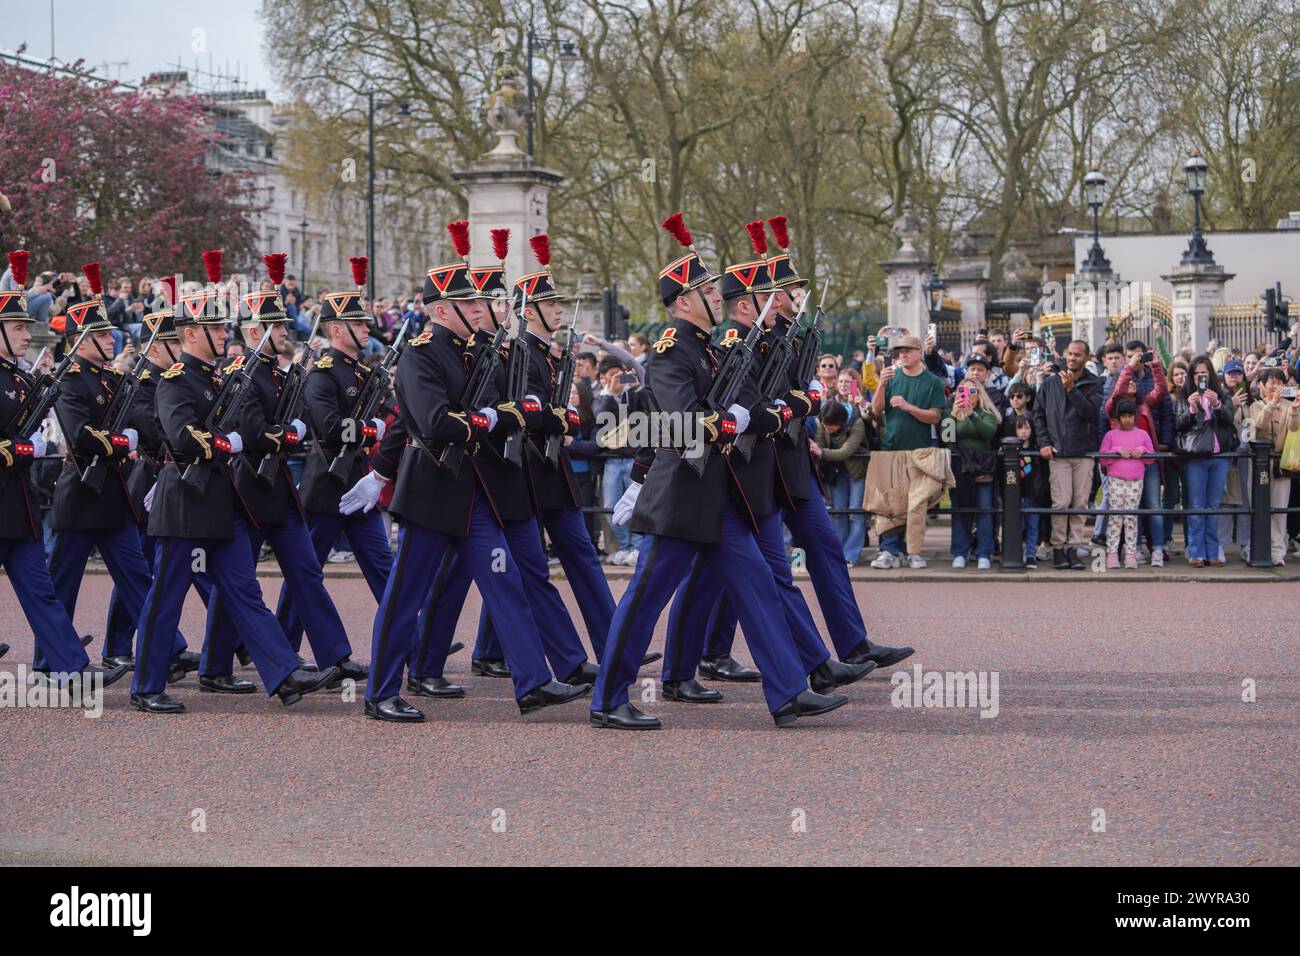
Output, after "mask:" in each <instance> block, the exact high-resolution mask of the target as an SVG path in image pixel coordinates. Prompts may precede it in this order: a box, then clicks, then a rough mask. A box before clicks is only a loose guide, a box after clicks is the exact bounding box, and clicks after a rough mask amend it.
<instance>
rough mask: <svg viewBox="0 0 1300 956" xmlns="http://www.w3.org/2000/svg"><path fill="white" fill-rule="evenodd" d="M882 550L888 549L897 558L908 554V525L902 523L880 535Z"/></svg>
mask: <svg viewBox="0 0 1300 956" xmlns="http://www.w3.org/2000/svg"><path fill="white" fill-rule="evenodd" d="M880 550H881V551H888V552H889V553H890V554H892V555H893V556H894V557H896V558H901V557H904V556H906V554H907V525H905V524H900V525H899V526H898V527H897V528H890V529H889V530H888V531H885V532H883V533H882V534H881V535H880Z"/></svg>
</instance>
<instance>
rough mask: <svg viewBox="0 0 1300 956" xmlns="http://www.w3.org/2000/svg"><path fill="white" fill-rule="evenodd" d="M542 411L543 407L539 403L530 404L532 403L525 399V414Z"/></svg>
mask: <svg viewBox="0 0 1300 956" xmlns="http://www.w3.org/2000/svg"><path fill="white" fill-rule="evenodd" d="M541 410H542V406H541V404H540V403H538V402H530V401H528V400H527V399H524V411H525V412H540V411H541Z"/></svg>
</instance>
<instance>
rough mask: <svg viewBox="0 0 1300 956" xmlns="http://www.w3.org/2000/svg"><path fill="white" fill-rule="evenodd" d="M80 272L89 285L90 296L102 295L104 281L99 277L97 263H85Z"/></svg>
mask: <svg viewBox="0 0 1300 956" xmlns="http://www.w3.org/2000/svg"><path fill="white" fill-rule="evenodd" d="M81 271H82V272H84V273H85V274H86V281H87V282H89V283H90V294H91V295H102V294H103V292H104V280H103V279H102V278H100V275H99V263H98V262H87V263H86V264H85V265H84V266H82V267H81Z"/></svg>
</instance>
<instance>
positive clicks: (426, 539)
mask: <svg viewBox="0 0 1300 956" xmlns="http://www.w3.org/2000/svg"><path fill="white" fill-rule="evenodd" d="M453 238H454V240H455V244H456V251H457V252H458V253H459V254H460V255H461V256H462V257H463V258H462V261H460V262H458V263H453V264H450V265H446V266H440V267H438V268H435V269H433V270H431V271H430V272H429V274H428V282H427V283H426V286H425V299H426V301H427V302H428V304H429V310H428V311H429V317H430V320H431V326H430V327H429V328H428V329H427V330H426V331H424V332H423V333H421V334H420V335H418V336H416V337H415V338H414V339H412V340H411V342H410V344H409V346H408V347H407V349H406V350H405V351H404V352H403V354H402V357H401V359H400V360H399V370H398V375H397V385H396V391H397V400H398V407H399V408H400V410H401V417H402V422H403V425H404V426H405V428H406V431H407V433H408V434H409V436H410V440H411V443H412V444H411V445H410V446H408V447H407V449H406V452H405V454H404V455H403V457H402V464H401V468H400V470H399V471H398V476H397V485H396V488H395V489H394V493H393V501H392V505H391V508H390V510H391V511H392V513H393V514H394V515H395V516H397V517H398V518H399V519H400V520H401V531H400V533H399V534H398V542H397V558H396V561H395V562H394V565H393V573H392V576H391V577H390V578H389V580H388V586H387V588H386V590H385V591H384V596H383V600H382V601H381V602H380V605H379V611H378V612H377V613H376V615H375V628H374V634H373V638H372V647H371V658H370V659H371V674H370V683H369V686H368V687H367V690H366V706H365V713H366V715H367V716H368V717H373V718H376V719H381V720H393V721H408V722H409V721H418V720H423V719H424V713H423V712H422V711H420V710H418V709H416V708H415V707H412V706H411V705H410V704H408V703H407V702H406V701H405V700H403V699H402V698H401V696H399V694H398V691H400V690H401V679H402V672H403V669H404V668H405V666H406V664H407V661H408V659H409V657H410V656H411V652H412V650H413V649H414V647H415V626H416V618H417V615H418V613H419V611H420V608H421V606H422V605H423V603H424V601H425V598H426V596H427V595H428V593H429V581H430V580H431V579H432V577H433V575H434V572H435V570H436V569H437V568H438V567H439V565H440V564H441V562H442V559H443V556H444V554H445V553H446V552H447V550H448V549H449V548H450V549H454V550H455V552H456V556H457V558H458V559H459V560H460V561H461V562H463V563H464V564H465V566H466V568H467V570H468V571H469V574H470V576H471V577H472V578H473V579H474V583H475V584H476V585H477V586H478V589H479V593H480V594H481V595H482V596H483V601H484V603H485V604H486V605H487V607H488V609H489V612H490V613H491V615H492V619H493V621H495V622H496V624H497V628H498V634H499V636H500V639H501V643H502V645H503V647H504V648H505V653H506V660H507V661H508V663H509V666H510V673H511V677H512V678H513V680H514V685H515V697H516V700H517V702H518V705H519V710H520V713H523V714H527V713H530V712H532V711H534V710H537V709H539V708H541V707H546V706H550V705H553V704H561V703H565V702H567V701H570V700H573V699H575V698H577V697H580V696H582V695H584V694H587V693H589V692H590V690H591V685H590V684H587V683H582V684H578V685H570V684H565V683H561V682H558V681H555V680H553V679H552V678H551V672H550V671H549V670H548V669H547V666H546V660H545V657H544V656H543V652H542V644H541V640H540V637H539V635H538V631H537V624H536V622H535V621H534V619H533V616H532V613H531V612H530V611H529V605H528V601H527V599H526V598H525V597H524V593H523V587H522V585H521V583H520V582H521V578H520V572H519V569H518V567H517V565H516V564H515V560H514V558H513V557H512V556H511V554H510V550H509V548H508V547H507V542H506V538H505V535H504V534H503V533H502V530H501V529H502V523H501V519H500V512H499V510H498V506H497V504H496V502H495V501H494V499H493V496H492V492H491V488H490V487H489V486H488V485H487V484H486V483H485V482H484V480H483V477H482V473H481V471H480V469H479V465H478V461H477V456H478V454H479V452H480V447H481V445H482V442H483V440H484V439H485V438H486V437H487V435H488V434H490V433H491V432H492V431H493V430H494V428H496V427H504V428H507V429H508V428H516V427H518V425H519V420H518V419H517V418H516V416H515V414H514V410H503V411H501V412H498V411H497V409H496V408H494V407H493V404H494V403H495V402H496V401H497V400H498V396H497V395H495V394H494V393H493V390H492V388H491V385H490V383H489V385H488V387H487V388H486V389H485V394H484V395H483V396H482V401H483V402H484V404H483V405H481V406H479V407H466V406H465V405H464V399H465V398H466V396H465V384H466V380H467V378H468V375H469V358H468V356H467V355H466V349H467V348H468V346H469V342H468V340H467V339H466V338H465V337H464V334H463V333H465V332H466V331H467V330H472V329H475V328H478V327H479V326H481V325H482V324H484V323H485V322H487V321H488V318H487V315H486V313H487V312H488V309H489V306H488V299H487V298H486V297H485V296H484V293H483V288H482V285H480V284H476V282H478V283H485V282H486V278H487V277H482V276H474V277H471V274H470V269H469V264H468V256H469V238H468V230H467V229H465V230H464V231H463V232H461V231H460V230H459V229H458V230H455V231H453ZM357 310H358V311H360V306H359V303H358V304H357Z"/></svg>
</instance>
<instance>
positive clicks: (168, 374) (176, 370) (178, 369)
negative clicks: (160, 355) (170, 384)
mask: <svg viewBox="0 0 1300 956" xmlns="http://www.w3.org/2000/svg"><path fill="white" fill-rule="evenodd" d="M184 371H185V365H184V363H182V362H177V363H176V364H175V365H173V366H172V367H171V368H169V369H168V370H167V371H165V372H163V373H162V377H163V378H175V377H176V376H177V375H180V374H182V373H183V372H184Z"/></svg>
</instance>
